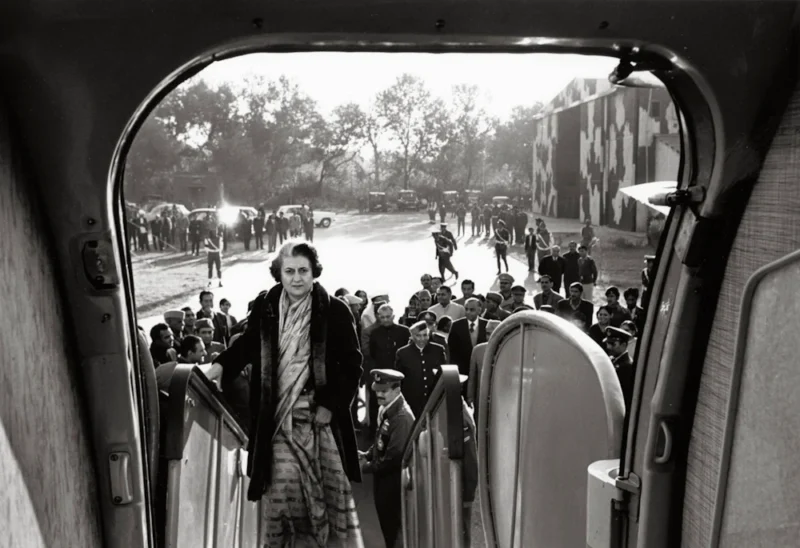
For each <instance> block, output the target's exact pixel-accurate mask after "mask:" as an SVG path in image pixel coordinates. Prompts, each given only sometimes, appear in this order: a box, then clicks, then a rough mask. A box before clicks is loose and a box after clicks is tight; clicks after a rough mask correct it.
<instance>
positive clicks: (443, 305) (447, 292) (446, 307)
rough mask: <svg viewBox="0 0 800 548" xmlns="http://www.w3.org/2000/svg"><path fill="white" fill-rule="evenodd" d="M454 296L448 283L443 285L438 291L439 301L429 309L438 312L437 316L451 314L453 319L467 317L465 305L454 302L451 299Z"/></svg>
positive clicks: (437, 297)
mask: <svg viewBox="0 0 800 548" xmlns="http://www.w3.org/2000/svg"><path fill="white" fill-rule="evenodd" d="M452 298H453V293H452V290H451V289H450V288H449V287H447V286H446V285H443V286H441V287H440V288H439V289H438V290H437V291H436V299H437V300H438V301H439V302H438V303H437V304H435V305H433V306H432V307H430V308H429V309H428V310H429V311H431V312H433V313H434V314H436V317H437V318H441V317H442V316H449V317H450V319H452V320H453V321H456V320H460V319H461V318H464V317H466V315H467V313H466V311H465V310H464V307H463V306H461V305H460V304H458V303H456V302H453V301H452V300H451V299H452Z"/></svg>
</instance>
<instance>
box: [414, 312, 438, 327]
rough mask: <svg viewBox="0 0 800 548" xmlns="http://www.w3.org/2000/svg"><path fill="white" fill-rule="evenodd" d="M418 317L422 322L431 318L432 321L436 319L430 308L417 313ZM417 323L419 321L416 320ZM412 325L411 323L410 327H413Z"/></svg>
mask: <svg viewBox="0 0 800 548" xmlns="http://www.w3.org/2000/svg"><path fill="white" fill-rule="evenodd" d="M419 319H420V320H422V321H423V323H424V322H425V321H426V320H432V321H434V322H435V321H436V313H435V312H431V311H430V310H426V311H425V312H423V313H422V314H420V315H419ZM417 323H419V322H417ZM414 325H417V324H414ZM414 325H412V326H411V327H412V328H413V327H414Z"/></svg>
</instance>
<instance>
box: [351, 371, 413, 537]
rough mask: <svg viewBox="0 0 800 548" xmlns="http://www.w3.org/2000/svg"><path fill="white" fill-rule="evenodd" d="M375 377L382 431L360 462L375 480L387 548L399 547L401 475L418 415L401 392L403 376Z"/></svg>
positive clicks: (384, 373)
mask: <svg viewBox="0 0 800 548" xmlns="http://www.w3.org/2000/svg"><path fill="white" fill-rule="evenodd" d="M372 378H373V380H374V382H373V383H372V390H373V391H374V392H375V394H376V395H377V397H378V403H379V404H380V406H381V407H380V410H379V412H378V429H377V431H376V432H375V441H374V443H373V444H372V447H370V448H369V449H367V450H366V451H364V452H361V451H360V452H359V460H360V463H361V472H362V473H365V474H372V475H373V476H374V478H375V480H374V482H373V495H374V498H375V510H376V511H377V513H378V521H379V522H380V524H381V531H382V532H383V540H384V542H385V543H386V548H395V547H399V546H402V545H403V542H402V535H401V534H400V527H401V525H402V515H403V513H402V504H403V498H402V491H401V481H400V473H401V470H402V465H403V452H404V450H405V447H406V442H407V441H408V437H409V436H410V435H411V430H412V429H413V428H414V414H413V413H412V411H411V408H409V406H408V404H407V403H406V400H405V399H404V398H403V393H402V391H401V389H400V384H401V383H402V381H403V374H402V373H400V372H399V371H395V370H393V369H374V370H373V371H372Z"/></svg>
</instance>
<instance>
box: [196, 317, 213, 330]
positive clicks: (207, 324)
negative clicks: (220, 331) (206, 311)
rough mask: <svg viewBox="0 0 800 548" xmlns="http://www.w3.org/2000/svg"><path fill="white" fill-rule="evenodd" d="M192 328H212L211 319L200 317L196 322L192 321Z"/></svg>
mask: <svg viewBox="0 0 800 548" xmlns="http://www.w3.org/2000/svg"><path fill="white" fill-rule="evenodd" d="M194 328H195V329H197V330H200V329H206V328H208V329H214V324H212V323H211V320H209V319H208V318H201V319H199V320H197V321H196V322H194Z"/></svg>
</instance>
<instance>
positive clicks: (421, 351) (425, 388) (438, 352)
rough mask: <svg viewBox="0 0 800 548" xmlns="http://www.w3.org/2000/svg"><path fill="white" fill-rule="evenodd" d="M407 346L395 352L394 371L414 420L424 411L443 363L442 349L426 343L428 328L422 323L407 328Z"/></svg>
mask: <svg viewBox="0 0 800 548" xmlns="http://www.w3.org/2000/svg"><path fill="white" fill-rule="evenodd" d="M409 331H410V332H411V343H409V344H407V345H406V346H404V347H403V348H401V349H400V350H398V351H397V359H396V360H395V367H394V368H395V369H396V370H397V371H400V372H401V373H402V374H403V375H404V376H405V381H404V382H403V396H405V398H406V400H407V401H408V405H409V406H411V410H412V411H413V412H414V416H415V417H418V416H420V415H421V414H422V411H423V409H425V404H426V403H428V398H429V397H430V395H431V392H433V387H434V386H436V382H437V381H438V380H439V377H440V376H441V374H442V366H443V365H444V364H446V363H447V357H446V355H445V351H444V347H443V346H441V345H439V344H436V343H432V342H430V329H429V328H428V324H427V323H425V322H424V321H420V322H417V323H415V324H414V325H412V326H411V327H410V328H409Z"/></svg>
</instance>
